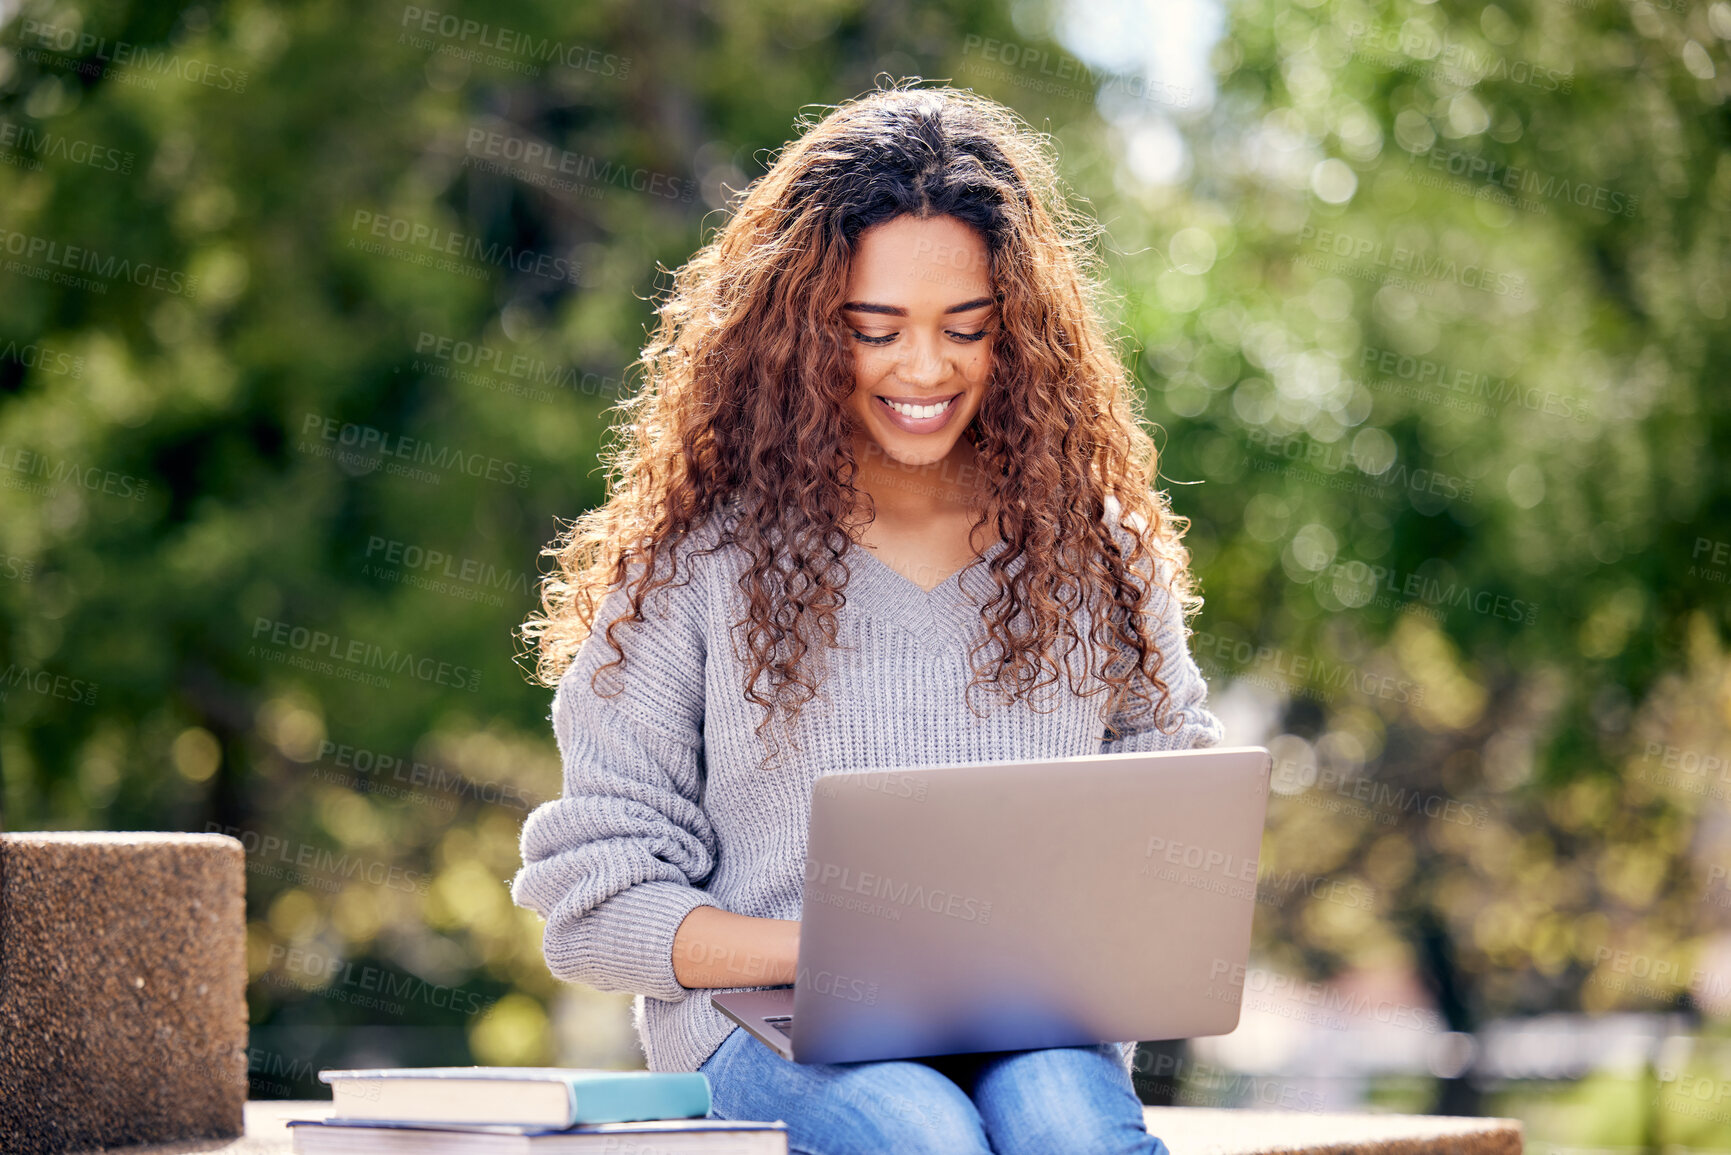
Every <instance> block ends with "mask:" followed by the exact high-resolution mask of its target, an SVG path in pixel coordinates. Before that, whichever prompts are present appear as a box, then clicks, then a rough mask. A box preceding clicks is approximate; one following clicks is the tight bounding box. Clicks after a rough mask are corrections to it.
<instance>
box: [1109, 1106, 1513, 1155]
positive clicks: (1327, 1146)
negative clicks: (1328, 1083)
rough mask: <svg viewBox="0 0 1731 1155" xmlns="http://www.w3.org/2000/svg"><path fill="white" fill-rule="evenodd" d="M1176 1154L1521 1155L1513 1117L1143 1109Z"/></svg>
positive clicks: (1152, 1130) (1151, 1128) (1155, 1131)
mask: <svg viewBox="0 0 1731 1155" xmlns="http://www.w3.org/2000/svg"><path fill="white" fill-rule="evenodd" d="M1142 1114H1143V1116H1144V1117H1145V1118H1146V1119H1147V1120H1148V1130H1149V1132H1150V1133H1152V1134H1155V1135H1158V1136H1160V1138H1161V1139H1163V1140H1165V1142H1166V1146H1167V1147H1169V1148H1171V1150H1172V1155H1275V1153H1281V1152H1304V1153H1305V1155H1521V1124H1520V1122H1519V1121H1518V1120H1515V1119H1468V1118H1461V1117H1459V1116H1454V1115H1368V1114H1351V1115H1349V1114H1324V1113H1312V1112H1308V1111H1234V1110H1229V1109H1225V1108H1219V1107H1144V1108H1143V1109H1142Z"/></svg>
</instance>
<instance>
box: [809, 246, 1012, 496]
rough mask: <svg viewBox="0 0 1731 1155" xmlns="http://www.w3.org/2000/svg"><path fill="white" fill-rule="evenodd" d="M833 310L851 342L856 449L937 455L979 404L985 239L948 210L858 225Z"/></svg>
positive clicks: (987, 290)
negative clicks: (838, 308) (840, 301)
mask: <svg viewBox="0 0 1731 1155" xmlns="http://www.w3.org/2000/svg"><path fill="white" fill-rule="evenodd" d="M842 319H843V321H845V322H846V324H847V325H848V327H849V329H850V331H851V336H850V338H849V339H850V340H851V341H852V342H853V364H854V391H853V395H852V396H851V397H850V398H849V399H848V408H849V410H850V411H851V412H852V414H853V416H854V419H855V423H856V425H857V426H858V430H857V432H856V435H855V450H856V456H857V458H858V459H859V461H860V463H861V466H862V472H864V473H870V472H871V462H870V459H871V458H872V457H873V456H880V457H888V458H890V459H891V460H893V461H895V462H899V463H901V464H902V465H915V466H917V465H929V464H932V463H934V462H938V461H942V460H943V459H944V458H946V457H948V456H949V455H950V453H951V451H952V450H954V449H955V448H956V442H957V441H958V440H959V439H960V438H961V435H962V431H963V430H965V429H966V428H967V427H968V423H969V422H971V421H972V420H973V419H974V414H976V413H978V412H979V411H980V404H981V402H982V401H983V400H984V398H985V391H986V382H987V379H988V378H989V377H990V376H991V371H992V338H993V335H994V334H995V332H996V329H997V302H996V300H995V299H994V298H993V296H992V279H991V264H990V261H989V259H988V257H987V253H986V243H985V240H984V238H982V237H981V236H980V234H979V233H978V232H976V231H975V230H974V229H973V228H971V227H969V226H968V225H965V224H963V223H962V222H960V221H958V220H956V219H955V218H954V217H930V218H926V219H923V220H922V219H920V218H918V217H914V216H899V217H896V218H894V219H893V220H889V221H885V222H884V223H883V224H880V225H876V226H874V227H872V228H870V229H867V230H866V231H865V232H863V233H861V234H860V237H859V241H858V243H857V244H856V246H855V248H854V254H853V260H852V261H851V263H850V264H849V267H848V281H847V303H846V304H845V305H844V306H843V307H842Z"/></svg>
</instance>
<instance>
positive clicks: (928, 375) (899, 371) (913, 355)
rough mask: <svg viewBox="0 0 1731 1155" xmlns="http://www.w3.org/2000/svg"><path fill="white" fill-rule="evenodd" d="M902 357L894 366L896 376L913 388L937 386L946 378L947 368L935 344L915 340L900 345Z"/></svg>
mask: <svg viewBox="0 0 1731 1155" xmlns="http://www.w3.org/2000/svg"><path fill="white" fill-rule="evenodd" d="M902 349H903V351H904V352H903V356H902V359H901V362H900V364H898V365H897V366H896V376H897V377H899V378H901V379H902V380H903V381H905V382H907V383H908V384H909V385H910V386H913V387H914V388H921V387H930V386H934V385H937V384H938V383H940V382H941V381H943V379H944V378H945V377H947V376H949V368H948V367H947V366H946V365H945V364H944V358H943V354H942V353H941V352H940V351H939V349H938V347H937V342H935V341H932V340H930V339H920V338H915V339H913V340H910V341H907V342H904V343H903V345H902Z"/></svg>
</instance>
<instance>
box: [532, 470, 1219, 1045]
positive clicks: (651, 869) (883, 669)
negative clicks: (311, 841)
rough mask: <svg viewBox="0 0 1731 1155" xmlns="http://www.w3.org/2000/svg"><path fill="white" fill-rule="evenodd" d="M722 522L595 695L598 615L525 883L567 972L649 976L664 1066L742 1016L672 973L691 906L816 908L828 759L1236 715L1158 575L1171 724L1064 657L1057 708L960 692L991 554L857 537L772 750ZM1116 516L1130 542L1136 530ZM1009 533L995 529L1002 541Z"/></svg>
mask: <svg viewBox="0 0 1731 1155" xmlns="http://www.w3.org/2000/svg"><path fill="white" fill-rule="evenodd" d="M1113 504H1114V506H1115V504H1116V503H1113ZM1110 516H1111V517H1112V518H1113V519H1114V520H1115V519H1116V517H1117V513H1116V510H1115V509H1114V511H1113V513H1112V514H1111V515H1110ZM715 524H716V523H715V522H714V521H713V520H712V521H711V522H710V523H709V524H707V525H705V526H704V527H701V528H700V529H699V530H697V531H695V532H693V533H692V534H691V535H690V536H689V540H688V544H689V545H690V546H691V547H692V548H682V549H681V550H680V551H679V565H678V573H679V575H680V577H681V580H683V577H684V575H686V574H689V575H690V582H689V584H683V585H676V586H671V587H667V588H664V589H662V590H659V591H657V592H656V594H655V595H653V596H652V597H651V598H650V599H648V600H647V601H646V603H645V606H644V616H645V617H646V618H647V619H648V620H647V621H645V622H642V623H638V624H630V623H622V624H621V625H620V626H619V627H618V629H616V630H615V636H616V637H617V638H618V639H619V640H620V643H621V645H622V646H623V647H624V649H625V655H626V658H625V663H624V665H623V666H619V667H615V668H614V669H613V670H611V671H609V672H608V673H607V674H604V675H602V677H601V678H600V679H599V685H600V688H601V691H602V692H603V694H613V693H614V691H616V690H617V691H618V693H617V694H616V695H615V696H601V695H599V694H597V692H596V691H595V690H594V689H592V688H591V685H590V676H591V675H592V674H593V673H594V672H595V671H596V670H597V669H598V668H599V667H601V666H603V665H605V664H606V663H608V662H609V661H611V660H612V659H613V658H614V656H615V654H614V651H613V648H612V647H611V646H610V645H608V644H607V642H606V640H605V638H603V637H601V636H600V632H599V631H597V633H596V634H595V635H593V636H591V637H590V638H589V639H588V641H586V642H585V643H584V645H583V647H582V648H581V650H580V651H579V653H578V655H577V657H576V659H575V661H573V663H572V664H571V667H570V669H569V670H567V671H566V673H565V675H564V677H563V679H562V680H561V681H560V683H559V687H558V689H557V690H556V692H555V693H554V697H553V709H552V721H553V731H554V734H555V735H556V737H557V739H558V743H559V754H560V758H561V760H562V762H563V766H564V784H565V794H564V797H562V798H560V799H558V800H556V801H552V802H548V803H546V804H544V805H542V806H540V807H538V808H537V809H536V810H535V811H534V812H533V813H532V814H530V815H529V818H528V821H527V822H526V823H525V824H524V827H523V838H522V853H523V864H524V865H523V868H522V870H521V871H519V872H518V874H517V877H516V880H515V882H514V883H513V885H512V891H511V893H512V897H513V898H514V899H515V901H516V902H517V903H518V904H519V905H521V906H525V907H529V908H531V909H533V910H535V911H537V912H539V913H540V914H541V915H542V916H543V917H544V918H545V919H546V920H547V925H546V933H545V938H544V942H543V946H544V949H545V952H546V956H547V964H548V966H549V967H550V968H551V969H552V972H553V974H554V975H556V976H558V977H559V978H561V979H565V980H569V981H576V982H583V983H587V984H589V985H590V986H592V987H595V988H598V989H600V990H604V991H627V992H630V993H632V994H635V995H636V996H638V997H637V1001H636V1004H635V1007H636V1011H635V1016H634V1018H635V1021H636V1024H637V1030H638V1034H639V1037H640V1038H641V1039H642V1042H643V1049H644V1053H645V1055H646V1057H647V1059H648V1065H649V1069H650V1070H653V1071H694V1070H696V1069H697V1068H698V1066H699V1065H700V1064H702V1062H703V1061H704V1060H705V1059H707V1058H708V1057H709V1056H710V1054H711V1053H712V1052H714V1050H715V1049H716V1048H717V1047H718V1046H720V1045H721V1043H722V1041H723V1040H724V1039H725V1038H726V1037H727V1035H728V1033H729V1032H730V1031H731V1030H733V1028H734V1024H733V1023H732V1022H731V1021H730V1020H729V1019H727V1018H726V1017H725V1016H723V1015H722V1013H721V1012H720V1011H718V1010H716V1009H715V1008H714V1007H712V1006H711V1005H710V1001H709V999H710V994H711V993H712V992H710V991H707V990H691V989H687V988H685V987H682V986H680V985H679V983H678V982H677V981H676V980H675V979H674V977H673V960H672V951H673V935H674V932H675V931H676V930H677V929H678V927H679V924H680V922H681V920H683V919H684V918H685V916H686V915H687V914H688V913H690V911H691V910H692V908H693V907H697V906H706V905H707V906H715V907H720V908H721V909H723V910H731V911H734V912H736V913H739V914H746V915H754V916H757V917H761V918H786V919H797V918H799V917H800V902H801V895H802V892H803V889H804V873H805V843H806V822H807V818H808V815H809V809H810V802H811V791H812V783H813V781H814V780H815V779H816V778H817V777H818V776H820V775H822V774H826V773H832V772H838V771H847V770H872V769H897V768H906V767H914V766H929V765H937V764H943V763H958V762H984V761H1007V760H1012V759H1028V758H1068V757H1075V756H1078V755H1083V754H1090V753H1114V752H1121V751H1148V750H1184V749H1189V748H1191V747H1196V746H1212V745H1214V744H1216V743H1217V742H1219V740H1220V733H1221V731H1220V723H1219V722H1218V721H1217V720H1216V719H1215V717H1214V715H1213V714H1211V713H1209V712H1208V710H1207V707H1206V700H1207V686H1206V685H1205V684H1204V682H1203V680H1202V676H1201V674H1200V672H1199V671H1198V670H1197V668H1196V664H1195V662H1194V661H1193V660H1192V659H1191V656H1190V652H1189V648H1188V646H1187V645H1186V640H1185V632H1184V626H1183V623H1182V620H1181V617H1180V615H1179V613H1178V612H1177V608H1176V606H1175V605H1174V604H1172V603H1171V602H1170V599H1168V598H1167V597H1166V596H1165V595H1164V593H1163V592H1160V591H1157V592H1156V593H1155V595H1154V599H1153V601H1152V602H1151V603H1150V612H1151V613H1152V614H1153V615H1154V616H1155V617H1156V618H1157V619H1158V622H1159V632H1158V635H1157V638H1158V644H1159V648H1160V652H1161V654H1162V655H1164V664H1163V665H1162V666H1161V670H1160V676H1161V678H1162V680H1164V681H1165V682H1166V684H1167V688H1168V690H1169V692H1170V694H1171V699H1170V703H1169V708H1170V709H1171V710H1172V713H1171V714H1170V715H1168V717H1169V718H1170V719H1173V720H1176V721H1177V722H1178V725H1177V726H1176V728H1175V729H1174V728H1173V727H1172V726H1171V724H1170V722H1168V725H1167V728H1168V729H1170V730H1172V732H1171V733H1161V732H1160V730H1159V729H1156V728H1154V716H1153V714H1152V713H1151V712H1150V711H1149V710H1148V709H1147V707H1145V706H1144V707H1142V708H1141V709H1139V710H1137V709H1134V707H1135V706H1136V705H1137V703H1136V702H1135V700H1134V699H1131V700H1130V701H1128V702H1127V703H1126V704H1125V706H1124V707H1123V708H1122V710H1121V711H1120V713H1119V714H1118V716H1117V717H1116V718H1115V722H1116V724H1117V728H1118V729H1119V730H1120V731H1123V734H1122V736H1121V737H1119V738H1118V739H1117V740H1115V741H1107V740H1106V738H1105V733H1106V730H1105V726H1104V723H1103V721H1102V719H1101V716H1100V711H1101V709H1102V705H1103V703H1104V702H1105V700H1106V698H1105V695H1103V694H1102V695H1097V696H1093V697H1083V696H1079V695H1077V694H1075V693H1073V692H1071V691H1070V690H1069V689H1068V687H1067V686H1066V684H1065V680H1064V679H1060V680H1059V681H1058V683H1057V684H1056V685H1055V686H1053V687H1048V688H1047V690H1046V691H1044V693H1043V695H1042V696H1040V697H1039V698H1038V700H1037V701H1038V705H1039V707H1040V710H1045V711H1049V712H1044V713H1042V712H1037V711H1036V710H1035V709H1033V708H1031V707H1030V706H1029V705H1028V704H1027V703H1025V702H1017V703H1010V702H1007V701H1006V700H1005V698H1004V696H1003V695H1001V694H1000V693H998V692H996V691H994V690H993V689H992V688H991V687H990V685H989V683H986V684H982V685H981V686H978V687H976V688H975V689H974V690H973V691H972V693H971V695H970V697H971V699H972V702H973V705H974V707H975V709H976V710H978V711H979V713H980V714H982V715H984V716H983V717H979V716H976V715H975V713H973V712H971V711H970V709H969V707H968V704H967V703H965V702H964V701H963V693H962V691H963V688H964V687H965V686H966V685H967V683H968V681H969V680H970V678H971V676H972V675H971V671H970V668H969V665H968V651H969V649H970V648H971V647H972V646H973V645H974V644H976V643H977V642H979V641H980V640H982V639H984V638H985V636H986V632H985V626H984V624H983V622H982V619H981V610H980V607H981V606H983V605H984V604H985V602H986V600H987V599H989V598H990V596H991V593H992V590H993V582H992V579H991V576H990V574H989V573H987V572H985V567H984V564H983V563H980V564H976V565H975V566H974V567H971V568H969V569H965V570H963V571H962V572H961V573H959V574H955V575H952V576H951V577H950V578H949V580H947V581H945V582H944V583H943V584H942V585H940V586H938V587H937V588H936V589H934V590H931V591H930V592H927V591H925V590H923V589H921V588H920V587H919V586H918V585H916V584H915V583H914V582H912V581H910V580H908V579H907V578H905V577H903V576H901V575H900V574H898V573H896V572H895V571H894V570H892V569H890V568H889V567H888V566H887V565H886V564H885V563H883V562H882V561H879V560H878V559H877V558H875V557H873V556H871V554H870V553H869V552H868V551H867V550H865V549H863V548H852V549H850V550H849V551H848V553H847V554H846V555H845V558H844V561H845V564H846V565H847V567H848V569H849V571H850V574H849V577H848V579H847V586H846V605H845V606H843V607H842V608H841V610H840V611H838V613H837V626H838V639H837V640H838V643H839V648H837V649H834V650H830V651H828V652H827V654H826V655H825V661H826V662H827V666H828V671H827V675H826V677H825V680H824V681H823V683H822V685H821V687H820V693H819V696H818V697H817V698H816V699H814V700H812V701H810V702H808V703H806V704H805V706H804V707H803V708H802V710H801V712H800V715H799V718H798V720H797V723H796V725H795V727H794V736H795V738H796V739H797V743H798V749H796V750H793V749H786V750H784V753H783V756H782V759H781V762H780V764H779V765H777V766H775V767H772V768H771V769H769V770H767V771H765V770H762V769H760V768H759V764H760V762H761V761H762V759H763V756H764V754H765V747H764V745H763V742H762V741H761V740H760V739H759V738H758V737H757V735H756V734H755V733H754V730H755V727H756V725H757V723H758V721H759V719H760V718H761V716H762V712H761V710H760V709H759V708H758V707H757V706H754V705H752V704H751V703H749V702H747V701H746V700H745V698H744V691H745V673H746V667H745V665H744V664H743V662H742V661H741V660H740V659H739V657H738V655H739V654H742V653H744V649H743V647H744V642H743V640H740V641H739V642H738V645H737V647H734V646H730V644H729V638H730V635H732V633H733V631H732V630H731V627H732V626H733V625H734V623H737V622H739V621H741V620H743V619H744V617H745V616H746V601H745V596H744V595H743V594H742V593H741V592H740V590H739V586H738V584H737V582H738V578H739V575H740V573H741V572H742V559H743V558H744V556H745V555H744V551H743V550H740V549H739V548H738V547H735V546H729V547H724V548H723V549H722V550H720V551H718V552H716V553H713V554H710V555H708V556H706V557H697V556H693V549H694V548H704V547H707V546H710V545H713V544H714V543H715V541H716V540H717V534H716V532H715V529H714V526H715ZM1116 532H1117V533H1118V534H1119V540H1120V541H1121V542H1122V543H1123V544H1124V546H1125V547H1126V548H1128V545H1129V535H1128V531H1126V530H1124V529H1123V527H1122V526H1121V525H1119V526H1117V529H1116ZM1004 548H1005V547H1004V546H1003V545H1002V544H1001V543H1000V544H995V545H994V546H992V547H991V549H989V550H988V551H987V553H986V557H987V558H990V557H992V556H994V555H995V554H996V553H998V552H1000V551H1001V550H1002V549H1004ZM1143 572H1144V575H1145V574H1146V571H1145V570H1144V571H1143ZM628 606H629V601H628V599H627V598H626V596H625V592H624V590H623V589H614V590H613V591H612V592H611V593H610V594H609V595H608V597H607V599H606V600H605V601H604V603H603V604H602V606H601V608H600V613H599V615H598V617H597V621H598V622H599V623H602V624H605V623H607V622H610V621H612V620H613V619H614V618H615V617H617V616H618V615H619V614H621V613H622V612H624V610H625V609H626V608H628ZM1085 618H1086V615H1079V618H1078V624H1079V628H1085V626H1086V620H1085ZM1080 654H1081V651H1077V655H1076V658H1075V659H1073V660H1074V661H1075V663H1076V666H1077V668H1078V669H1080V667H1081V664H1082V663H1081V662H1080ZM984 657H985V652H982V659H983V658H984ZM1091 664H1093V663H1090V665H1091ZM1087 684H1088V683H1084V685H1087ZM1094 684H1099V683H1094ZM766 685H767V677H766V678H765V679H763V680H762V681H761V682H760V687H761V686H766ZM1125 1053H1126V1060H1128V1054H1129V1052H1128V1049H1126V1052H1125Z"/></svg>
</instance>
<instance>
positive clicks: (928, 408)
mask: <svg viewBox="0 0 1731 1155" xmlns="http://www.w3.org/2000/svg"><path fill="white" fill-rule="evenodd" d="M960 396H961V394H960V393H958V394H956V396H955V397H946V398H944V400H942V401H934V402H932V403H931V404H929V405H914V404H910V403H909V402H906V401H892V400H891V399H890V398H888V397H881V396H880V397H879V398H878V400H879V401H882V402H883V403H884V404H885V405H887V406H888V407H889V408H891V409H893V410H894V411H895V412H897V413H900V414H901V415H902V416H903V417H909V418H912V419H913V420H915V421H925V420H930V419H931V418H933V417H941V416H942V415H943V414H945V413H946V412H948V411H949V408H950V406H951V405H954V404H955V403H956V397H960Z"/></svg>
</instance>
